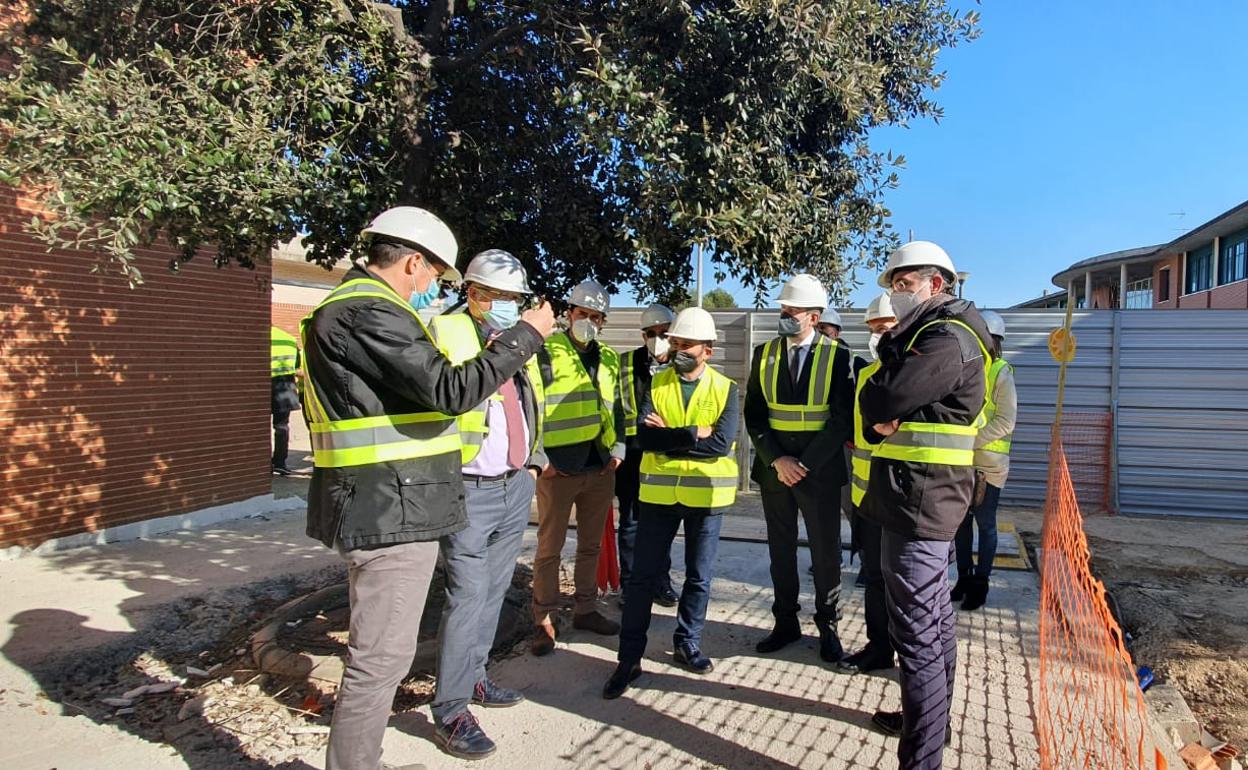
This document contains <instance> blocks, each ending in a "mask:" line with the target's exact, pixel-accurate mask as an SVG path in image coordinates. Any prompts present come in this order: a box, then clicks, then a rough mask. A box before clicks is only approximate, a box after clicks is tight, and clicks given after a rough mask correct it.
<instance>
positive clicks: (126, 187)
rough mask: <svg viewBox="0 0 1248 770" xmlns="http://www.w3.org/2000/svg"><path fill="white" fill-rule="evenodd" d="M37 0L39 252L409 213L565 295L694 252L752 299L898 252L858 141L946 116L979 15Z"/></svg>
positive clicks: (662, 268) (22, 166) (905, 2)
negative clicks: (961, 52) (889, 127)
mask: <svg viewBox="0 0 1248 770" xmlns="http://www.w3.org/2000/svg"><path fill="white" fill-rule="evenodd" d="M26 1H27V2H29V3H30V14H29V21H28V23H27V24H26V25H25V29H24V30H23V31H20V32H11V33H10V35H9V38H10V39H9V40H8V41H6V45H7V46H8V48H9V49H10V52H11V54H12V60H13V62H14V64H13V66H12V68H11V71H10V72H9V73H8V74H7V76H6V78H5V79H4V81H3V82H2V84H0V95H2V98H0V179H2V180H3V181H6V182H8V183H10V184H23V185H25V186H27V187H28V188H29V189H34V190H42V191H44V197H45V200H44V201H43V203H44V205H45V206H46V208H47V209H48V212H49V216H48V217H44V218H40V219H36V220H34V221H33V222H32V224H31V227H32V228H33V229H35V230H36V231H37V232H38V233H39V235H40V236H41V237H42V238H44V239H45V240H46V241H47V242H48V243H49V244H51V245H58V246H72V247H79V248H91V249H95V250H98V251H99V252H100V253H102V254H104V255H106V259H105V260H104V262H103V266H104V267H106V268H109V269H119V270H120V271H122V272H123V273H125V274H126V275H128V276H129V277H130V278H131V280H132V281H135V282H137V281H141V275H140V274H139V272H138V269H137V267H136V263H135V249H136V248H137V247H139V246H141V245H143V244H145V243H149V242H151V241H153V240H154V239H156V238H168V239H169V240H170V241H171V242H173V243H174V244H176V245H177V246H178V247H180V249H181V253H182V254H183V258H184V259H189V258H190V257H191V255H192V254H194V253H195V252H196V250H197V249H199V248H201V247H205V246H208V245H210V246H211V248H212V249H215V258H216V259H217V261H218V262H219V263H221V264H227V263H230V262H238V263H241V264H243V265H253V264H254V263H255V262H257V261H258V260H261V259H265V258H267V255H268V253H269V250H270V248H271V246H272V245H273V244H274V243H275V242H277V241H279V240H285V239H288V238H290V237H292V236H294V235H295V234H297V233H300V232H303V233H306V234H307V238H306V240H305V243H306V244H308V245H309V247H310V254H309V258H310V259H313V260H315V261H317V262H320V263H322V264H325V265H329V264H332V263H333V262H335V261H336V260H338V259H339V258H341V257H342V256H345V255H349V254H351V253H352V250H353V249H354V248H355V247H356V239H357V234H358V232H359V230H360V229H361V227H362V226H363V225H364V224H365V223H366V222H367V221H368V219H369V218H371V216H373V215H374V214H376V213H377V212H379V211H381V210H383V209H384V208H386V207H388V206H391V205H396V204H414V205H421V206H425V207H427V208H430V209H431V210H433V211H435V212H437V213H438V214H439V215H441V216H442V217H443V218H444V219H446V221H447V222H448V224H450V225H451V227H452V229H453V230H454V231H455V232H456V234H457V236H458V237H459V239H460V245H461V254H463V253H466V254H472V253H475V252H476V251H479V250H481V249H484V248H504V249H507V250H509V251H511V252H513V253H515V254H516V255H517V256H519V257H521V259H522V260H524V261H525V263H526V265H527V266H528V267H529V268H530V271H531V274H532V276H531V277H532V279H533V281H534V283H535V284H536V285H537V286H538V287H539V288H540V289H541V290H542V291H544V292H546V293H549V294H551V295H552V296H560V295H561V294H562V293H563V292H566V291H567V290H568V289H569V288H570V287H571V286H572V285H573V284H575V283H576V282H577V281H579V280H581V279H583V278H586V277H592V278H595V279H597V280H599V281H601V282H603V283H605V284H607V285H608V286H609V287H612V288H614V287H617V286H619V285H620V284H623V283H628V284H630V285H632V286H634V287H636V288H637V290H638V292H639V293H640V295H641V296H642V297H643V298H645V297H657V298H660V299H665V298H669V297H672V296H675V295H679V294H680V293H681V292H682V291H683V288H682V287H683V286H685V285H686V284H687V283H688V281H689V278H690V273H691V266H690V260H689V258H688V256H689V253H690V248H691V247H692V245H693V244H695V243H699V242H701V243H713V244H714V245H715V248H714V252H713V256H712V257H711V262H712V266H713V270H714V272H715V273H716V276H717V277H718V278H719V279H721V280H722V279H724V278H726V277H727V276H729V275H731V276H734V277H735V278H737V279H738V280H740V281H742V282H743V283H744V284H745V285H746V286H748V287H751V288H753V289H754V290H755V292H756V294H757V295H758V296H760V297H761V296H762V293H763V292H766V291H767V290H768V288H769V287H770V285H771V284H772V283H773V282H774V281H775V280H777V279H779V278H781V277H783V276H784V275H787V274H791V273H794V272H798V271H809V272H813V273H815V274H816V275H818V276H820V277H821V278H823V279H824V280H825V281H826V282H828V283H829V285H830V286H832V287H834V288H838V287H839V288H842V289H843V288H844V287H845V282H846V280H847V279H848V278H847V277H848V275H849V270H850V269H851V268H853V267H855V266H872V265H874V264H876V263H877V262H878V261H879V260H880V259H881V258H882V256H883V255H884V254H885V253H886V252H887V250H888V249H889V247H890V246H891V244H892V243H894V242H895V241H896V238H895V235H894V234H893V232H892V230H891V228H890V227H889V221H888V219H889V212H888V210H887V208H886V207H885V204H884V193H885V191H886V190H888V189H889V188H891V187H893V186H895V185H896V184H897V176H896V167H897V166H899V165H900V164H901V163H902V158H901V157H900V156H893V155H892V154H891V153H888V152H885V151H882V150H876V149H873V148H872V147H871V145H870V143H869V134H870V130H871V129H872V128H874V127H876V126H881V125H886V124H904V123H906V122H907V121H911V120H915V119H920V118H938V117H939V115H940V110H939V107H938V106H937V105H936V104H935V103H934V101H933V100H932V96H933V91H934V90H935V89H936V88H937V87H938V86H939V84H940V82H941V78H942V75H941V73H940V72H939V71H938V70H937V67H936V58H937V55H938V53H939V52H940V51H941V50H942V49H943V48H947V47H951V46H954V45H957V44H958V43H960V42H962V41H964V40H967V39H969V38H972V37H974V35H975V34H976V32H977V28H976V24H977V15H976V14H975V13H974V12H967V13H961V12H959V11H956V10H954V9H951V8H949V7H948V6H946V4H945V3H944V2H941V1H940V0H822V1H819V0H792V1H784V0H707V1H705V2H697V1H695V0H615V1H614V2H593V1H591V0H525V2H516V1H515V0H510V1H501V0H475V1H474V0H424V1H422V0H408V1H407V2H402V0H394V3H393V4H392V5H391V4H386V3H381V2H370V0H26ZM464 259H465V257H463V256H461V263H462V261H463V260H464ZM175 267H176V264H175Z"/></svg>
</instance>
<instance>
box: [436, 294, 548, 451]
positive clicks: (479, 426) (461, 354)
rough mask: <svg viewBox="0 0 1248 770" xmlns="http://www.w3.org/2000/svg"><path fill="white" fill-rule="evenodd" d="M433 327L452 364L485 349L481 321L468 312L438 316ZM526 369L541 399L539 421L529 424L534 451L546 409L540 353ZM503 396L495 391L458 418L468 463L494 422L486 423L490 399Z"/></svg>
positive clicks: (531, 448) (462, 449)
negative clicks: (482, 340)
mask: <svg viewBox="0 0 1248 770" xmlns="http://www.w3.org/2000/svg"><path fill="white" fill-rule="evenodd" d="M431 331H432V332H433V336H434V344H436V345H437V346H438V350H441V351H442V354H443V355H445V356H446V357H447V358H448V359H450V362H451V363H452V364H456V365H459V364H462V363H463V362H465V361H470V360H472V359H474V358H476V357H477V356H478V355H480V353H481V336H480V335H479V334H478V333H477V323H476V321H473V320H472V316H470V315H468V314H467V313H453V314H451V315H439V316H434V318H433V328H432V329H431ZM525 370H526V371H527V372H528V375H529V383H530V384H531V385H532V387H533V393H534V396H535V397H536V399H537V409H536V410H535V412H534V413H535V414H536V415H537V423H538V424H537V425H535V426H530V428H529V439H530V444H529V453H530V454H532V453H533V450H534V448H536V447H537V442H538V441H539V440H540V439H541V435H542V434H541V431H542V425H541V423H542V410H543V408H544V404H543V398H542V377H541V374H540V372H539V370H538V368H537V358H536V356H534V357H531V358H529V360H528V361H527V362H525ZM502 400H503V396H502V394H500V393H495V394H494V395H492V396H490V397H489V398H487V399H486V400H485V401H482V402H481V403H480V404H477V405H476V406H475V407H473V408H472V409H471V410H469V411H467V412H464V413H463V414H461V415H460V416H459V417H457V418H455V419H456V422H458V423H459V436H460V440H461V441H462V442H463V447H461V449H460V455H461V457H462V458H463V463H464V465H467V464H468V463H470V462H472V461H473V460H475V459H477V455H479V454H481V444H482V443H483V442H484V441H485V437H486V435H487V434H488V433H489V432H490V426H489V425H487V424H486V420H485V418H486V414H487V413H488V412H489V408H490V403H489V402H491V401H502Z"/></svg>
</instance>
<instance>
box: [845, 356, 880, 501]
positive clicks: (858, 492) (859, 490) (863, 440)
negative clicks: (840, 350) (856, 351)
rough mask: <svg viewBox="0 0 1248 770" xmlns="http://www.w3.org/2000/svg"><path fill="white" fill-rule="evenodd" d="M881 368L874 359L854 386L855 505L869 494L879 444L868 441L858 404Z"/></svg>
mask: <svg viewBox="0 0 1248 770" xmlns="http://www.w3.org/2000/svg"><path fill="white" fill-rule="evenodd" d="M879 369H880V362H879V361H872V362H871V363H869V364H867V365H866V366H864V367H862V369H860V370H858V385H857V386H856V387H855V388H854V452H853V462H852V465H853V469H854V474H853V476H854V477H853V480H852V482H851V483H852V484H853V486H852V487H851V488H850V490H849V494H850V498H851V499H852V500H853V501H854V505H862V500H863V498H865V497H866V496H867V483H868V482H869V481H870V480H871V455H873V454H875V447H876V446H878V444H872V443H871V442H869V441H867V437H866V435H865V434H864V431H863V424H862V408H861V407H859V406H858V396H860V395H862V388H863V386H864V385H866V384H867V380H869V379H871V375H873V374H875V373H876V372H877V371H879Z"/></svg>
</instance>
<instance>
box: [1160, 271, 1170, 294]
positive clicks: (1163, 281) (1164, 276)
mask: <svg viewBox="0 0 1248 770" xmlns="http://www.w3.org/2000/svg"><path fill="white" fill-rule="evenodd" d="M1157 301H1158V302H1169V301H1170V268H1168V267H1163V268H1162V269H1161V270H1159V271H1157Z"/></svg>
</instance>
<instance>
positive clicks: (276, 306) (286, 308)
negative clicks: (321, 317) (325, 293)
mask: <svg viewBox="0 0 1248 770" xmlns="http://www.w3.org/2000/svg"><path fill="white" fill-rule="evenodd" d="M311 312H312V306H311V305H294V304H291V303H286V302H274V303H273V310H272V319H273V325H274V326H276V327H277V328H279V329H285V330H286V331H288V332H290V333H291V334H293V335H295V337H296V338H297V337H298V336H299V321H300V320H302V319H303V318H304V317H305V316H306V315H307V314H308V313H311Z"/></svg>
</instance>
